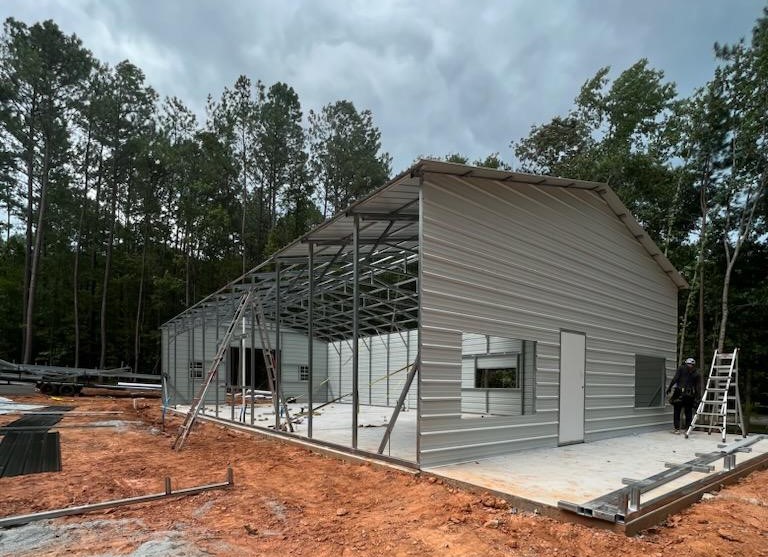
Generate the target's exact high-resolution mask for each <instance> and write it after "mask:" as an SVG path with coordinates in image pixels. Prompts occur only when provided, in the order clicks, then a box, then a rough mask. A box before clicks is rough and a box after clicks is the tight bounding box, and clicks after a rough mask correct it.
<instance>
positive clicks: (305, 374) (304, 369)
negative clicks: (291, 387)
mask: <svg viewBox="0 0 768 557" xmlns="http://www.w3.org/2000/svg"><path fill="white" fill-rule="evenodd" d="M298 372H299V381H309V364H299V365H298Z"/></svg>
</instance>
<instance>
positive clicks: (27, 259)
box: [22, 98, 37, 364]
mask: <svg viewBox="0 0 768 557" xmlns="http://www.w3.org/2000/svg"><path fill="white" fill-rule="evenodd" d="M36 112H37V103H36V100H35V99H34V98H33V99H32V106H31V108H30V110H29V114H28V118H29V126H28V128H27V161H26V162H27V226H26V241H25V245H24V293H23V300H22V303H23V308H24V309H23V310H22V329H23V330H24V331H23V336H24V353H26V347H27V344H28V343H29V342H30V339H29V337H30V336H31V334H32V333H31V331H32V327H31V324H30V323H29V322H28V321H27V310H28V306H29V287H30V273H31V269H32V220H33V217H34V211H33V207H34V195H35V189H34V183H35V180H34V170H35V140H34V137H35V128H34V126H33V121H34V115H35V113H36ZM22 361H23V362H24V363H25V364H28V363H29V362H28V361H27V360H26V359H22Z"/></svg>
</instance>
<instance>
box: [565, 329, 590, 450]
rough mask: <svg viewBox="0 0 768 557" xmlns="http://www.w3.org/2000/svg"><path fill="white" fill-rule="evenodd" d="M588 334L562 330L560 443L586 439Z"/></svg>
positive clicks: (578, 441) (579, 441)
mask: <svg viewBox="0 0 768 557" xmlns="http://www.w3.org/2000/svg"><path fill="white" fill-rule="evenodd" d="M586 350H587V336H586V335H585V334H584V333H575V332H571V331H561V332H560V435H559V443H560V444H561V445H567V444H569V443H581V442H583V441H584V367H585V360H586Z"/></svg>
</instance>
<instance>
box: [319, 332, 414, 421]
mask: <svg viewBox="0 0 768 557" xmlns="http://www.w3.org/2000/svg"><path fill="white" fill-rule="evenodd" d="M416 338H418V331H415V330H414V331H405V332H402V333H391V334H390V333H387V334H382V335H376V336H373V337H365V338H361V339H360V347H359V358H360V362H359V366H358V372H359V373H358V378H359V379H358V380H359V384H358V387H359V393H360V404H365V405H368V404H371V405H374V406H389V407H393V406H394V405H395V403H396V402H397V400H398V397H399V396H400V393H401V391H402V389H403V387H404V386H405V380H406V378H407V376H408V369H407V368H406V366H407V365H408V364H410V363H413V359H414V357H415V350H414V348H415V346H416V344H417V341H416V340H415V339H416ZM412 346H413V347H414V348H412ZM369 347H371V348H370V349H369ZM328 361H329V369H330V377H331V381H332V388H333V389H336V390H337V391H338V392H340V393H341V394H348V393H351V392H352V347H351V344H350V341H339V342H334V343H331V344H329V345H328ZM404 368H406V369H404ZM337 396H338V395H337ZM340 402H342V403H344V404H351V403H352V397H351V396H348V397H345V398H344V399H343V400H341V401H340ZM415 405H416V382H414V383H413V384H412V385H411V389H410V390H409V392H408V395H407V396H406V399H405V406H406V408H414V407H415Z"/></svg>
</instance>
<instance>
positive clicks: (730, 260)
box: [717, 177, 766, 352]
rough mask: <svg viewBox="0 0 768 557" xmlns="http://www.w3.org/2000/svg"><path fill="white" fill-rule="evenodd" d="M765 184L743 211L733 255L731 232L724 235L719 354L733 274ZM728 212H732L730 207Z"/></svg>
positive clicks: (762, 181)
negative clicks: (724, 264) (730, 239)
mask: <svg viewBox="0 0 768 557" xmlns="http://www.w3.org/2000/svg"><path fill="white" fill-rule="evenodd" d="M765 182H766V178H765V177H763V179H761V181H760V187H759V188H758V189H757V191H756V192H755V195H754V197H750V196H747V201H746V203H745V205H744V208H743V209H742V214H741V218H740V219H739V234H738V236H737V237H736V243H735V245H734V246H733V253H732V254H731V252H730V249H729V246H728V232H729V231H728V230H727V229H726V230H725V231H724V234H723V247H724V249H725V257H726V267H725V277H723V294H722V297H721V299H720V302H721V306H720V307H721V312H722V315H721V318H720V332H719V333H718V335H717V351H718V352H722V351H723V348H724V345H725V331H726V327H727V325H728V293H729V291H730V288H731V274H732V273H733V268H734V266H735V265H736V260H737V259H738V257H739V252H740V251H741V246H742V245H743V244H744V240H746V239H747V238H748V237H749V234H750V232H751V230H752V219H753V218H754V216H755V209H757V205H758V204H759V202H760V199H761V198H762V193H763V190H764V188H765ZM729 205H730V204H729ZM727 210H728V211H730V206H729V207H728V209H727ZM726 222H727V221H726Z"/></svg>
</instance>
